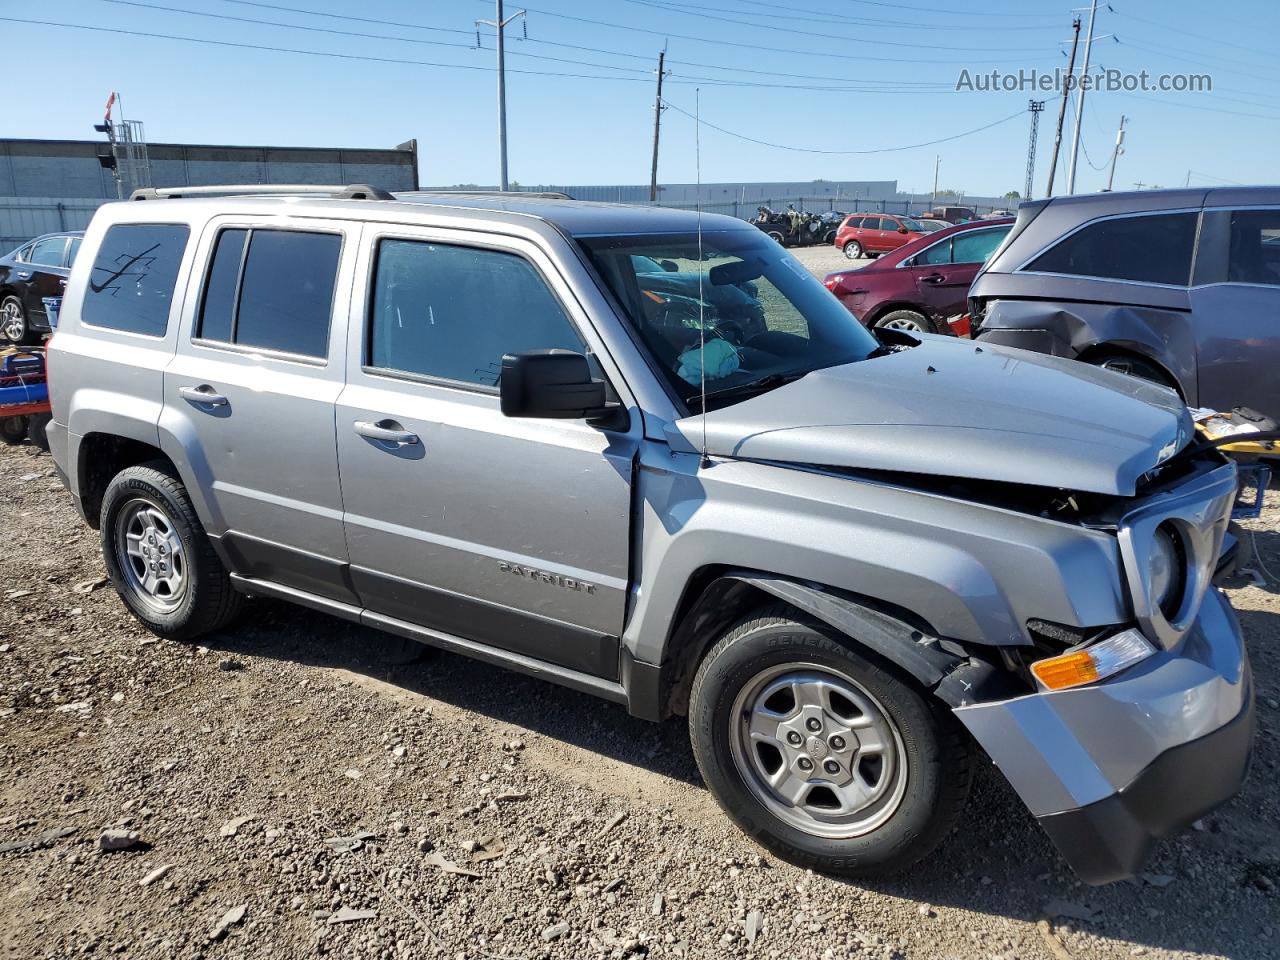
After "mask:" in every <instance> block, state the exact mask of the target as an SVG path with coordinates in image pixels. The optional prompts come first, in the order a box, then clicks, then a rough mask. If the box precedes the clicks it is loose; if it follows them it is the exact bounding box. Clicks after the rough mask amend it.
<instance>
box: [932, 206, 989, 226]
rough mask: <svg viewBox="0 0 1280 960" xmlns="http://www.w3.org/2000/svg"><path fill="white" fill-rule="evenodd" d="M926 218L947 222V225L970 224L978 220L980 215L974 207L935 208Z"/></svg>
mask: <svg viewBox="0 0 1280 960" xmlns="http://www.w3.org/2000/svg"><path fill="white" fill-rule="evenodd" d="M925 216H926V217H930V218H932V219H934V220H945V221H947V223H968V222H969V221H970V220H976V219H978V214H977V212H976V211H975V210H974V209H973V208H972V207H934V208H933V209H932V210H930V211H929V212H928V213H926V214H925Z"/></svg>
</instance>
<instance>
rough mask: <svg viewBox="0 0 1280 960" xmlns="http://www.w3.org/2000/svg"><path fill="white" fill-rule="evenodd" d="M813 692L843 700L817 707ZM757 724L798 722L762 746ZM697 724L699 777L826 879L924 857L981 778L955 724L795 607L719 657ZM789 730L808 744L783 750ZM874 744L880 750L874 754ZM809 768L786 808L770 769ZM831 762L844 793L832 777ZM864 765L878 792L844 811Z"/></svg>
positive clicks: (783, 853) (733, 633)
mask: <svg viewBox="0 0 1280 960" xmlns="http://www.w3.org/2000/svg"><path fill="white" fill-rule="evenodd" d="M805 678H809V679H810V680H811V681H813V682H812V683H810V682H808V681H806V680H805ZM793 683H794V684H796V685H792V684H793ZM797 685H798V686H797ZM824 685H825V686H824ZM797 689H799V690H808V691H809V699H808V703H809V704H810V705H809V706H804V705H802V702H803V699H802V698H801V699H798V698H797V697H796V695H795V694H794V692H792V693H787V692H785V691H788V690H789V691H794V690H797ZM771 690H772V691H774V692H773V693H771V694H770V691H771ZM814 690H827V691H835V692H834V693H830V692H828V693H827V694H826V695H825V696H823V697H821V698H819V699H820V700H821V702H824V703H826V704H827V706H826V707H817V706H813V705H812V704H814V703H815V702H817V700H815V699H814V697H813V695H812V693H813V691H814ZM842 691H843V692H842ZM788 697H790V706H788V702H787V698H788ZM842 698H843V699H842ZM764 703H767V704H768V707H764V706H763V704H764ZM855 707H856V709H851V708H855ZM755 708H759V709H761V710H764V711H765V712H764V713H763V714H758V713H757V711H756V709H755ZM815 711H816V712H815ZM859 715H860V717H861V719H858V717H859ZM757 716H764V717H765V718H766V720H765V724H764V725H765V726H768V725H769V724H770V723H772V722H773V721H771V720H768V719H767V718H768V717H769V716H777V717H784V718H787V719H785V720H784V721H783V723H782V726H781V727H779V728H778V730H777V737H778V738H779V739H766V741H765V743H766V746H765V747H761V746H759V743H760V741H759V740H752V739H750V738H749V737H748V735H747V733H746V732H745V731H746V730H747V726H748V724H747V722H746V718H747V717H757ZM849 717H854V719H852V720H849V719H848V718H849ZM802 719H803V720H805V722H806V724H807V723H809V722H811V721H812V720H815V719H816V720H817V721H818V722H819V724H820V728H819V734H818V735H814V733H813V732H812V731H813V729H814V728H812V727H809V726H805V727H803V728H801V729H803V730H804V733H798V732H797V731H796V730H795V729H789V728H787V725H788V724H795V725H796V726H797V727H798V726H799V723H800V721H801V720H802ZM864 721H865V722H864ZM849 724H853V725H859V724H861V726H858V727H857V731H856V732H855V731H854V729H853V728H852V727H850V726H848V725H849ZM689 729H690V739H691V740H692V743H693V752H694V757H695V759H696V760H697V763H698V769H699V770H700V771H701V773H702V777H703V779H704V780H705V781H706V783H707V785H708V787H710V789H711V792H712V794H713V795H714V796H715V798H716V801H717V802H718V803H719V804H720V806H721V808H722V809H723V810H724V811H725V812H726V813H727V814H728V815H729V817H730V818H732V819H733V821H734V822H735V823H736V824H737V825H738V826H739V827H740V828H741V829H742V830H743V831H744V832H746V833H747V834H748V835H749V836H751V837H752V838H754V839H755V840H756V841H757V842H758V843H760V844H761V845H762V846H764V847H766V848H767V849H768V850H770V851H772V852H773V853H774V854H776V855H777V856H779V857H781V858H782V859H783V860H786V861H788V862H789V863H793V864H795V865H796V866H800V867H806V868H810V869H813V870H817V871H820V872H823V873H829V874H837V875H841V876H870V875H875V874H886V873H891V872H895V871H899V870H902V869H905V868H906V867H908V866H910V865H911V864H913V863H915V862H916V861H917V860H919V859H920V858H921V857H923V856H925V855H926V854H928V853H929V852H930V851H932V850H933V849H934V847H936V846H937V845H938V843H939V842H941V840H942V839H943V838H944V837H945V836H946V835H947V833H948V831H949V830H950V829H951V827H952V826H953V825H954V824H955V822H956V820H957V819H958V818H959V816H960V814H961V812H962V810H963V809H964V803H965V799H966V797H967V796H968V792H969V784H970V781H971V779H972V770H973V763H972V750H971V747H970V745H969V741H968V740H967V738H966V737H965V735H964V733H963V731H962V730H961V729H960V727H959V725H958V724H957V723H956V722H955V720H954V718H952V717H951V716H950V715H949V714H948V713H947V712H946V711H945V710H944V709H942V708H941V707H940V706H938V705H936V704H934V703H932V702H930V701H929V700H927V699H926V698H925V695H924V694H922V693H921V692H920V691H919V690H918V689H917V688H916V687H915V685H914V684H913V683H912V682H911V681H910V679H909V678H907V677H906V676H905V675H904V674H901V673H900V672H899V671H898V670H897V669H896V668H894V667H893V666H892V665H890V664H888V663H886V662H884V661H882V660H880V659H879V658H876V657H875V656H874V655H873V654H869V653H860V652H856V651H855V650H854V649H852V648H851V646H850V645H849V644H848V643H847V641H846V640H845V639H844V638H842V637H840V636H839V635H838V634H836V633H835V632H834V631H832V630H831V629H830V628H828V627H827V626H826V625H825V624H821V623H819V622H817V621H814V620H810V619H809V618H807V617H806V616H805V615H803V614H801V613H799V612H798V611H796V610H794V609H793V608H791V607H788V606H786V605H781V606H777V607H773V608H770V609H767V610H764V611H761V612H760V613H758V614H755V615H753V616H752V617H749V618H748V619H746V620H744V621H742V622H740V623H738V624H737V625H736V626H735V627H733V628H732V629H731V630H729V632H728V633H726V634H725V635H724V636H723V637H722V638H721V639H720V641H719V642H717V643H716V644H715V646H713V647H712V648H711V650H710V651H708V653H707V654H706V656H705V657H704V659H703V661H702V663H701V665H700V666H699V668H698V672H697V675H696V676H695V678H694V682H693V688H692V690H691V693H690V702H689ZM784 729H785V732H786V734H788V735H791V734H794V735H796V736H800V737H801V743H800V745H799V746H798V747H787V746H786V742H785V737H784V734H783V730H784ZM873 733H874V734H875V736H872V734H873ZM859 735H861V736H862V737H863V738H864V740H863V741H861V742H860V741H858V739H857V738H858V736H859ZM842 737H844V738H845V739H844V740H842V739H841V738H842ZM822 738H825V740H824V739H822ZM850 741H852V742H853V747H852V748H849V742H850ZM877 741H878V742H879V744H880V746H881V747H882V748H883V749H881V750H879V751H878V752H877V751H876V750H874V749H872V748H871V747H870V746H868V745H870V744H873V743H875V742H877ZM744 744H750V747H751V748H754V750H752V751H751V752H753V753H754V754H755V756H754V757H752V756H751V755H750V753H748V749H749V748H748V747H747V746H745V745H744ZM770 749H771V750H772V751H773V753H772V754H770V753H769V750H770ZM840 750H844V751H846V752H845V753H844V754H841V753H840V752H839V751H840ZM806 761H807V762H808V763H809V765H810V766H809V770H810V772H809V773H807V774H805V773H801V774H799V776H796V777H791V778H789V782H790V783H793V784H800V786H799V788H798V791H799V792H795V793H793V796H795V797H796V798H797V799H798V801H799V802H798V803H788V802H787V801H784V800H783V799H782V798H781V796H780V795H779V794H778V793H777V792H776V791H775V790H774V789H773V788H771V787H770V786H769V785H768V784H767V782H766V777H768V776H769V775H771V774H772V770H770V769H769V767H768V764H769V763H770V762H773V763H776V765H777V768H778V770H779V771H782V770H783V769H784V768H785V769H790V770H796V771H798V770H800V769H801V768H802V765H803V764H804V763H805V762H806ZM832 762H835V768H841V774H842V775H843V776H844V777H845V779H846V781H847V782H846V784H845V785H844V786H839V787H837V786H835V785H834V780H832V779H824V778H827V773H826V772H825V765H826V764H829V763H832ZM842 765H843V767H842ZM820 767H822V768H823V770H822V771H820V769H819V768H820ZM835 768H832V769H833V770H834V769H835ZM877 768H878V769H877ZM854 769H857V770H858V771H859V777H860V778H861V782H862V783H863V784H864V785H867V784H870V786H869V787H868V789H869V791H870V792H869V793H865V794H863V795H862V797H861V798H860V799H859V800H858V801H857V802H862V800H864V799H865V800H866V801H867V803H866V805H865V806H864V807H863V808H861V809H854V806H855V805H854V804H851V805H850V812H849V813H847V814H844V815H841V814H838V813H836V812H834V807H833V804H832V801H835V802H836V803H839V802H840V798H841V797H845V798H847V797H849V796H851V795H852V794H851V793H850V791H852V790H853V787H852V783H853V781H852V780H851V779H850V777H851V773H850V771H852V770H854ZM837 779H838V777H837ZM827 783H832V784H833V786H826V784H827ZM837 789H838V790H839V791H841V792H840V793H837V792H836V791H837ZM833 821H836V822H833Z"/></svg>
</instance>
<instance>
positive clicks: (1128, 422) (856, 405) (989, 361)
mask: <svg viewBox="0 0 1280 960" xmlns="http://www.w3.org/2000/svg"><path fill="white" fill-rule="evenodd" d="M919 339H920V341H921V344H920V346H918V347H915V348H914V349H911V350H904V351H902V352H900V353H897V354H893V355H890V356H885V357H879V358H876V359H873V360H868V361H863V362H861V363H850V364H846V365H844V366H839V367H830V368H828V369H825V370H816V371H814V372H812V373H809V374H807V375H805V376H804V377H802V378H801V379H799V380H797V381H795V382H793V383H790V384H786V385H785V386H782V387H779V388H777V389H774V390H771V391H769V392H768V393H766V394H763V395H762V396H758V397H754V398H752V399H749V400H746V401H743V402H741V403H736V404H733V405H731V406H728V407H725V408H724V409H721V410H716V411H714V412H712V413H709V414H708V415H707V417H706V424H705V428H706V439H707V447H708V449H709V450H710V452H712V453H714V454H718V455H721V456H727V457H744V458H748V459H753V460H777V461H782V462H786V463H812V464H820V465H827V466H841V467H859V468H863V469H869V470H900V471H905V472H908V473H921V474H936V473H943V472H945V474H946V475H947V476H952V477H967V478H972V479H984V480H999V481H1006V482H1010V483H1026V484H1035V485H1039V486H1049V487H1061V486H1063V485H1064V478H1066V477H1070V481H1069V485H1070V487H1071V488H1072V489H1074V490H1084V491H1091V492H1094V493H1106V494H1119V495H1125V496H1130V495H1132V494H1133V492H1134V488H1135V484H1136V483H1137V480H1138V478H1139V477H1141V476H1142V475H1143V474H1145V473H1146V472H1147V471H1149V470H1150V469H1151V468H1152V467H1155V466H1156V465H1157V464H1158V463H1159V462H1160V460H1161V459H1162V451H1163V456H1164V457H1167V456H1168V455H1169V454H1170V453H1172V452H1173V451H1174V450H1175V449H1179V448H1181V447H1182V446H1183V445H1184V444H1185V443H1186V442H1187V441H1188V440H1189V439H1190V438H1191V430H1192V424H1191V421H1190V418H1189V417H1188V415H1187V412H1186V407H1185V406H1184V405H1183V404H1182V402H1181V401H1180V400H1178V397H1177V395H1176V394H1174V393H1173V391H1171V390H1166V389H1164V388H1162V387H1159V386H1156V385H1154V384H1149V383H1145V382H1141V381H1136V380H1134V379H1133V378H1132V377H1124V376H1121V375H1118V374H1115V373H1111V372H1110V371H1105V370H1092V369H1085V370H1080V369H1079V365H1078V364H1072V363H1070V362H1068V361H1062V360H1058V359H1056V358H1053V357H1046V356H1043V355H1041V354H1036V353H1031V352H1029V351H1026V350H1011V349H1004V348H999V347H975V346H974V345H973V344H972V343H969V342H967V341H963V340H957V339H955V338H954V337H942V336H932V335H928V334H924V335H921V336H920V338H919ZM676 426H677V428H678V429H679V431H680V432H681V433H682V434H683V435H684V437H685V438H686V440H688V442H689V444H690V445H691V446H692V447H695V448H696V447H697V446H698V445H700V444H701V442H702V435H703V426H704V424H703V418H702V417H700V416H693V417H688V418H686V419H684V420H681V421H680V422H679V423H678V424H677V425H676ZM943 451H945V465H944V466H942V468H941V469H940V464H939V455H940V454H941V453H942V452H943Z"/></svg>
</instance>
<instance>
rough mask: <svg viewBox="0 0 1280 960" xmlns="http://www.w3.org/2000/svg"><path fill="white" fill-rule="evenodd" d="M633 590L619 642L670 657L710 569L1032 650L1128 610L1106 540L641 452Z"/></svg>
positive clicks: (1017, 517) (962, 504) (1112, 545)
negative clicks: (1061, 627)
mask: <svg viewBox="0 0 1280 960" xmlns="http://www.w3.org/2000/svg"><path fill="white" fill-rule="evenodd" d="M638 482H639V486H640V489H639V496H640V500H639V510H640V511H641V520H642V524H643V529H642V532H641V543H640V546H639V557H638V560H637V564H636V566H637V569H638V581H639V589H638V590H637V591H636V592H635V597H636V600H635V607H634V610H633V614H632V617H631V618H630V620H629V621H628V624H627V628H626V629H625V630H624V632H623V642H624V644H625V645H626V646H627V648H628V649H629V651H630V652H631V654H632V655H633V656H634V657H635V658H636V659H637V660H640V661H644V662H647V663H651V664H658V663H662V662H663V661H664V659H666V652H667V650H666V647H667V644H668V642H669V640H670V638H671V636H672V632H673V628H674V626H675V620H676V618H677V615H678V612H679V610H680V608H681V603H682V598H683V596H684V593H685V589H686V586H687V585H688V584H689V583H690V582H692V581H693V580H694V578H695V577H696V576H697V575H698V574H699V572H700V571H703V570H705V569H706V568H708V567H720V568H726V567H728V568H734V569H750V570H758V571H768V572H769V573H770V574H772V575H774V576H777V577H780V578H784V579H789V580H792V581H796V582H800V583H814V584H822V585H824V586H827V587H830V588H833V589H836V590H843V591H847V592H848V593H850V594H854V595H858V596H862V597H870V598H874V599H875V600H878V601H880V602H882V603H885V604H889V605H891V606H893V607H896V608H899V609H902V610H906V611H910V612H911V613H912V614H913V615H915V616H916V617H918V618H920V620H922V621H923V622H924V624H926V625H927V626H928V628H929V630H930V632H931V633H932V634H933V635H935V636H939V637H947V638H951V639H955V640H959V641H963V642H973V643H980V644H989V645H1010V644H1012V645H1019V644H1027V643H1030V642H1031V638H1030V636H1029V634H1028V633H1027V631H1026V622H1027V620H1029V619H1033V618H1039V619H1043V620H1050V621H1053V622H1055V623H1063V624H1070V625H1073V626H1082V627H1084V626H1098V625H1103V624H1110V623H1121V622H1124V621H1126V620H1127V619H1128V618H1129V616H1130V612H1129V610H1128V601H1127V597H1126V596H1125V595H1124V593H1123V588H1122V581H1121V577H1120V557H1119V548H1118V544H1117V542H1116V539H1115V537H1114V536H1112V535H1111V534H1108V533H1105V532H1102V531H1096V530H1087V529H1084V528H1082V527H1077V526H1073V525H1071V524H1066V523H1061V522H1057V521H1051V520H1045V519H1043V518H1041V517H1038V516H1033V515H1030V514H1024V513H1019V512H1016V511H1012V510H1005V509H1001V508H997V507H992V506H988V505H984V504H980V503H974V502H971V501H966V500H960V499H956V498H953V497H948V496H943V495H940V494H933V493H925V492H922V491H919V490H914V489H911V488H907V487H903V486H898V485H894V484H889V483H884V482H878V481H874V480H868V479H865V478H852V477H845V476H837V475H833V474H826V473H819V472H812V471H807V470H799V469H789V468H785V467H781V466H777V465H773V464H767V463H752V462H745V461H721V462H717V463H715V464H714V465H713V466H712V467H710V468H707V469H698V457H697V456H696V455H692V454H680V453H669V454H668V453H664V452H655V451H654V450H652V449H651V450H648V451H646V452H645V454H644V455H643V456H642V459H641V469H640V472H639V480H638Z"/></svg>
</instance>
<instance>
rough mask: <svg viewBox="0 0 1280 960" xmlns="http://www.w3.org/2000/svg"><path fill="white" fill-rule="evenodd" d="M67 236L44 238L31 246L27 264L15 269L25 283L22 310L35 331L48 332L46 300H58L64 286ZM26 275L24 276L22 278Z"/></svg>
mask: <svg viewBox="0 0 1280 960" xmlns="http://www.w3.org/2000/svg"><path fill="white" fill-rule="evenodd" d="M67 239H68V238H67V237H46V238H45V239H43V240H37V241H36V242H35V243H34V244H32V245H31V252H30V253H28V254H27V262H26V263H24V264H20V265H19V266H18V278H19V279H21V280H22V281H24V283H23V289H24V296H23V304H22V306H23V308H24V309H25V310H26V313H27V322H28V323H29V324H30V325H32V326H34V327H35V328H36V329H38V330H47V329H49V316H48V311H46V310H45V308H44V300H45V297H60V296H62V292H63V290H65V289H66V286H67V268H66V265H65V264H66V255H67ZM24 274H25V276H24Z"/></svg>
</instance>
